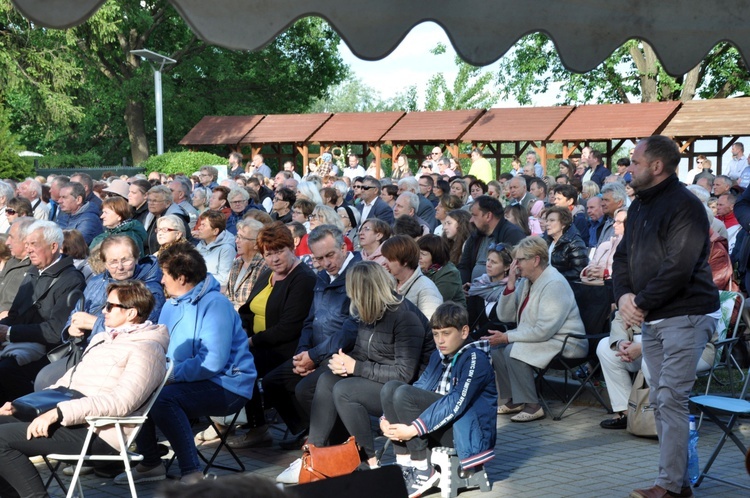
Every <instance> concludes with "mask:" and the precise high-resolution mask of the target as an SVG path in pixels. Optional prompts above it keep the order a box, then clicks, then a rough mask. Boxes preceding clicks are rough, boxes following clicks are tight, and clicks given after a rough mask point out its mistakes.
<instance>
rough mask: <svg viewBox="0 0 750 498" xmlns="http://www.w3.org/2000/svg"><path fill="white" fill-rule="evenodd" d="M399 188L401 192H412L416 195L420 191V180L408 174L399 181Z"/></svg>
mask: <svg viewBox="0 0 750 498" xmlns="http://www.w3.org/2000/svg"><path fill="white" fill-rule="evenodd" d="M398 190H399V192H400V193H403V192H411V193H413V194H415V195H416V194H417V193H418V192H419V182H418V181H417V179H416V178H414V177H413V176H407V177H406V178H402V179H400V180H399V181H398ZM417 207H418V205H417ZM415 212H416V209H415Z"/></svg>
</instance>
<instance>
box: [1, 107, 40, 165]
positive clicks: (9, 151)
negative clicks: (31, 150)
mask: <svg viewBox="0 0 750 498" xmlns="http://www.w3.org/2000/svg"><path fill="white" fill-rule="evenodd" d="M8 116H9V113H8V111H7V110H5V108H4V107H2V106H0V178H25V177H27V176H29V175H31V174H32V173H33V171H34V170H33V168H32V167H31V165H30V162H28V161H24V160H23V159H22V158H21V157H19V156H18V153H19V152H21V147H20V145H18V139H17V137H16V136H15V135H14V134H13V132H11V131H10V127H9V126H8Z"/></svg>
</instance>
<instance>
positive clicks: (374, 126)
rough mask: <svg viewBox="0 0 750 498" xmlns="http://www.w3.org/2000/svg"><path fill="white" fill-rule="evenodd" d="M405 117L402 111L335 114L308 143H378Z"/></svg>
mask: <svg viewBox="0 0 750 498" xmlns="http://www.w3.org/2000/svg"><path fill="white" fill-rule="evenodd" d="M405 115H406V113H405V112H403V111H395V112H342V113H337V114H334V115H333V116H332V117H331V119H329V120H328V121H326V122H325V124H324V125H323V126H321V127H320V129H319V130H318V131H316V132H315V133H314V134H313V136H312V137H310V141H311V142H319V143H331V142H347V143H373V142H379V141H380V139H381V138H382V137H383V135H385V133H386V132H387V131H388V130H390V129H391V128H393V126H394V125H395V124H396V123H398V121H399V120H400V119H401V118H403V117H404V116H405Z"/></svg>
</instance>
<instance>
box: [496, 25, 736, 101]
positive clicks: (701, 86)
mask: <svg viewBox="0 0 750 498" xmlns="http://www.w3.org/2000/svg"><path fill="white" fill-rule="evenodd" d="M497 83H498V86H499V87H500V89H501V94H502V97H503V98H506V99H507V98H513V99H515V100H516V101H517V102H518V103H519V104H530V103H531V102H532V98H533V96H534V95H539V94H545V93H548V92H550V91H551V90H553V91H557V92H558V93H557V101H558V102H559V103H562V104H580V103H590V102H598V103H603V102H631V101H636V102H658V101H665V100H680V101H683V102H684V101H688V100H692V99H693V98H695V97H696V96H698V97H700V98H703V99H710V98H725V97H729V96H732V95H747V94H748V93H749V92H750V72H748V68H747V67H746V66H745V64H744V62H743V61H742V57H741V56H740V54H739V52H738V51H737V49H735V48H734V47H733V46H732V45H730V44H728V43H720V44H718V45H716V46H715V47H714V48H713V49H712V50H711V51H710V52H709V53H708V54H707V55H706V57H705V58H704V59H703V61H701V63H700V64H699V65H697V66H696V67H694V68H693V69H691V70H690V71H689V72H687V73H686V74H684V75H680V76H678V77H673V76H670V75H669V74H667V72H666V71H665V70H664V67H663V66H662V65H661V63H660V62H659V59H658V57H657V56H656V52H655V51H654V49H653V48H652V47H651V46H650V45H649V44H648V43H646V42H643V41H640V40H629V41H627V42H626V43H625V44H623V45H622V46H621V47H619V48H618V49H617V50H615V51H614V52H613V53H612V55H611V56H610V57H608V58H607V59H606V60H605V61H604V62H602V63H601V64H600V65H599V66H597V67H596V68H594V69H593V70H591V71H589V72H588V73H585V74H577V73H573V72H571V71H569V70H568V69H567V68H565V66H563V65H562V61H561V60H560V57H559V56H558V55H557V51H556V49H555V46H554V44H553V43H552V42H551V41H550V40H549V38H547V37H546V36H545V35H544V34H541V33H535V34H531V35H527V36H525V37H523V38H522V39H521V40H519V41H518V42H517V43H516V45H515V46H514V47H513V49H512V50H511V51H510V52H509V53H508V54H506V56H505V57H503V58H502V59H501V60H500V67H499V70H498V73H497Z"/></svg>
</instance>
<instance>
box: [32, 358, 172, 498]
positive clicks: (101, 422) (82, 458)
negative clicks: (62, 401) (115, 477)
mask: <svg viewBox="0 0 750 498" xmlns="http://www.w3.org/2000/svg"><path fill="white" fill-rule="evenodd" d="M173 368H174V363H173V362H171V361H169V359H167V371H166V373H165V375H164V380H162V382H161V383H160V384H159V386H158V387H157V388H156V389H155V390H154V392H153V394H152V395H151V397H150V398H149V399H148V401H146V404H145V405H144V410H143V413H142V414H141V415H137V416H129V417H95V416H92V417H86V422H87V423H88V424H89V431H88V433H87V434H86V439H85V440H84V442H83V447H82V448H81V453H80V454H77V455H64V454H59V453H51V454H49V455H46V456H44V462H45V463H46V464H47V467H49V470H50V472H52V477H50V479H52V478H54V479H55V480H56V481H57V483H58V484H59V485H60V487H61V488H62V489H63V491H65V490H66V489H65V485H64V483H63V482H62V480H61V479H60V476H58V475H57V470H58V469H59V468H60V464H61V462H76V469H75V472H74V473H73V478H72V480H71V481H70V486H69V487H68V489H67V495H66V497H67V498H72V496H73V493H74V490H75V487H76V484H78V493H79V495H80V496H81V497H82V496H83V486H82V485H81V481H80V479H79V477H80V473H81V468H82V467H83V464H84V462H92V461H121V462H122V463H123V465H124V466H125V473H126V474H127V476H128V484H129V485H130V494H131V496H132V497H133V498H136V497H137V496H138V494H137V493H136V491H135V483H134V482H133V473H132V470H131V468H130V463H131V462H140V461H141V460H143V455H140V454H138V453H134V452H131V451H128V448H129V447H130V445H131V444H133V441H135V438H136V436H137V435H138V432H139V431H140V430H141V427H143V424H144V423H145V422H146V419H147V418H148V413H149V411H151V407H152V406H154V402H156V398H158V397H159V393H161V390H162V388H163V387H164V385H165V384H166V383H167V379H168V378H169V376H170V375H171V374H172V369H173ZM110 425H114V426H115V427H116V428H117V437H118V439H119V443H120V453H119V454H118V455H87V454H86V452H87V451H88V449H89V445H90V444H91V439H92V437H93V435H94V434H95V430H96V429H98V428H101V427H106V426H110ZM126 425H127V426H133V425H134V426H135V428H134V429H133V431H132V432H131V433H130V436H129V437H128V438H127V439H125V436H124V433H123V426H126ZM50 460H57V465H54V466H53V465H52V464H51V463H50Z"/></svg>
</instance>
